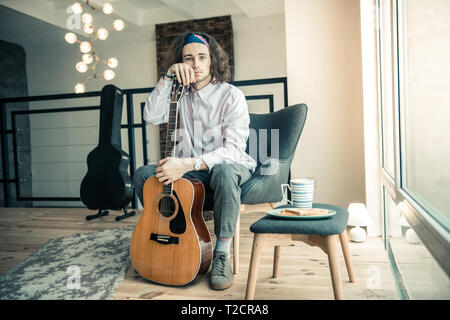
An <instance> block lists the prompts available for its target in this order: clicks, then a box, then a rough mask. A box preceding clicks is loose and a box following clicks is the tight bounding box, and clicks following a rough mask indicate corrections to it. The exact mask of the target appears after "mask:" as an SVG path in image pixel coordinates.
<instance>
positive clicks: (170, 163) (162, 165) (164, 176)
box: [156, 157, 193, 185]
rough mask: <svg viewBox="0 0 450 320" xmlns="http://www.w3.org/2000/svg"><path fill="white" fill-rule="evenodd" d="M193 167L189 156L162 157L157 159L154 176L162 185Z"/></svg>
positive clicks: (179, 176)
mask: <svg viewBox="0 0 450 320" xmlns="http://www.w3.org/2000/svg"><path fill="white" fill-rule="evenodd" d="M192 169H193V160H192V159H191V158H184V159H181V158H172V157H168V158H164V159H162V160H159V162H158V166H157V167H156V177H157V178H158V180H159V181H160V182H162V183H163V184H164V185H168V184H170V183H172V182H175V181H177V180H178V179H180V178H181V177H182V176H183V175H184V174H185V173H186V172H188V171H191V170H192Z"/></svg>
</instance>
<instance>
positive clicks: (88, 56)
mask: <svg viewBox="0 0 450 320" xmlns="http://www.w3.org/2000/svg"><path fill="white" fill-rule="evenodd" d="M93 60H94V58H93V57H92V55H91V54H90V53H85V54H83V62H84V63H86V64H90V63H91V62H92V61H93Z"/></svg>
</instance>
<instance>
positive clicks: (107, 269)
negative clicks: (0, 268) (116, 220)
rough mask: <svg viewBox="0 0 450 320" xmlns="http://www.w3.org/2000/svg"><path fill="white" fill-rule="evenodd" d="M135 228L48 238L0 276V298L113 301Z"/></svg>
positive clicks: (124, 271)
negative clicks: (34, 250)
mask: <svg viewBox="0 0 450 320" xmlns="http://www.w3.org/2000/svg"><path fill="white" fill-rule="evenodd" d="M133 230H134V226H127V227H120V228H116V229H109V230H103V231H98V232H92V233H84V234H75V235H72V236H67V237H61V238H56V239H51V240H49V241H48V242H47V243H45V244H44V245H43V246H42V247H41V248H39V249H38V250H37V251H36V252H34V253H32V254H31V255H30V256H29V257H28V258H27V259H26V260H25V261H23V262H21V263H19V264H18V265H16V266H14V267H13V268H11V269H10V270H9V271H8V272H6V273H4V274H2V275H0V299H1V300H100V299H102V300H103V299H113V298H114V295H115V292H116V290H117V288H118V286H119V285H120V283H121V282H122V281H123V279H124V278H125V273H126V270H127V268H128V266H129V265H130V264H131V260H130V256H129V246H130V239H131V234H132V233H133Z"/></svg>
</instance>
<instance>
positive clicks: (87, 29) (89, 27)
mask: <svg viewBox="0 0 450 320" xmlns="http://www.w3.org/2000/svg"><path fill="white" fill-rule="evenodd" d="M83 31H84V32H86V33H87V34H91V33H92V32H94V27H93V26H92V24H90V23H89V24H85V25H84V26H83Z"/></svg>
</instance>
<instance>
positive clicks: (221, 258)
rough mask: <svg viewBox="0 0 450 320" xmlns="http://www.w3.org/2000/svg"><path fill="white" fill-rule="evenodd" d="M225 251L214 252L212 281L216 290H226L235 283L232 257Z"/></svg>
mask: <svg viewBox="0 0 450 320" xmlns="http://www.w3.org/2000/svg"><path fill="white" fill-rule="evenodd" d="M227 256H228V255H227V253H226V252H223V251H217V252H214V258H213V261H212V268H211V277H210V283H211V288H213V289H214V290H225V289H228V288H229V287H231V286H232V285H233V272H232V271H231V263H230V259H229V258H228V257H227Z"/></svg>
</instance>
